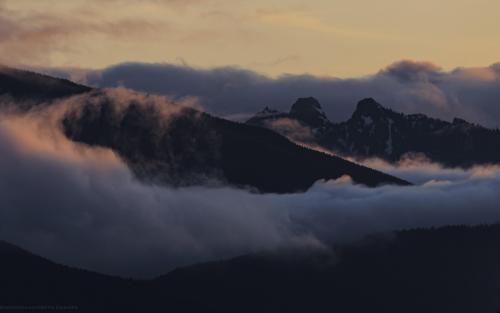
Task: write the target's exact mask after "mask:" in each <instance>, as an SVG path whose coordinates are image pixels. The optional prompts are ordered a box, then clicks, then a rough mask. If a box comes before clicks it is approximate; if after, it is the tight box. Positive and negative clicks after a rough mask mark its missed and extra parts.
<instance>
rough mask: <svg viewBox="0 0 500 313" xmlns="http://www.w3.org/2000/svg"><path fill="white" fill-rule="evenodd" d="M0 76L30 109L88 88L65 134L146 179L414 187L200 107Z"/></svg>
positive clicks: (283, 187)
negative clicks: (171, 110) (123, 102)
mask: <svg viewBox="0 0 500 313" xmlns="http://www.w3.org/2000/svg"><path fill="white" fill-rule="evenodd" d="M0 73H1V74H0V94H1V95H4V96H9V97H12V98H13V99H17V102H16V103H19V106H21V107H22V108H23V109H26V110H27V109H30V108H32V107H33V106H36V105H38V104H40V103H50V102H51V101H52V100H55V99H59V98H61V97H67V96H71V95H76V94H81V93H87V95H88V99H89V100H88V101H87V102H86V103H84V104H82V106H81V107H80V108H78V110H79V111H78V112H72V113H69V114H67V115H66V116H65V117H64V119H63V121H62V124H63V131H64V133H65V134H66V135H67V137H68V138H70V139H72V140H74V141H78V142H81V143H85V144H88V145H96V146H102V147H108V148H111V149H113V150H114V151H116V152H117V153H118V155H119V156H120V157H121V158H122V159H123V160H124V161H125V162H126V163H127V165H128V166H129V167H130V168H131V170H132V171H133V173H134V174H135V175H136V176H137V177H138V178H140V179H141V180H143V181H144V182H148V183H155V184H168V185H172V186H189V185H200V184H230V185H233V186H238V187H244V188H251V189H253V190H256V191H260V192H275V193H288V192H298V191H305V190H307V189H308V188H309V187H311V186H312V185H313V184H314V183H315V182H316V181H317V180H320V179H325V180H328V179H337V178H339V177H341V176H344V175H348V176H350V177H351V178H352V180H353V181H354V182H355V183H361V184H365V185H368V186H377V185H380V184H400V185H408V184H409V183H408V182H406V181H404V180H401V179H398V178H396V177H393V176H390V175H387V174H384V173H381V172H378V171H375V170H372V169H370V168H367V167H364V166H360V165H357V164H354V163H352V162H349V161H346V160H344V159H341V158H339V157H333V156H329V155H327V154H323V153H319V152H316V151H313V150H310V149H307V148H304V147H301V146H298V145H296V144H294V143H292V142H290V141H289V140H288V139H286V138H285V137H283V136H281V135H278V134H276V133H275V132H272V131H269V130H266V129H262V128H259V127H253V126H249V125H245V124H242V123H236V122H232V121H228V120H224V119H221V118H217V117H213V116H211V115H209V114H207V113H204V112H201V111H198V110H194V109H187V108H186V109H185V110H183V111H182V112H180V113H178V114H175V115H173V116H172V117H170V118H169V119H168V121H167V119H166V118H165V117H164V115H162V114H161V113H160V111H161V109H158V108H150V107H147V106H145V105H143V104H141V103H137V102H134V101H130V103H129V104H128V105H127V107H126V108H124V109H123V110H124V111H123V112H122V111H121V109H118V108H117V105H116V104H115V103H114V102H113V99H111V98H110V97H107V98H105V100H103V101H101V102H100V103H98V104H97V105H96V104H93V101H95V99H97V98H99V97H102V96H103V95H104V94H105V92H103V91H101V90H99V89H91V88H89V87H86V86H82V85H77V84H74V83H72V82H70V81H67V80H63V79H56V78H52V77H49V76H45V75H40V74H36V73H32V72H26V71H21V70H16V69H10V68H3V69H2V71H0ZM166 109H168V108H166ZM305 109H306V110H307V106H306V107H305ZM296 110H297V111H298V112H302V111H303V110H304V108H301V107H300V106H298V107H297V108H296ZM80 113H81V114H80ZM305 114H307V113H305Z"/></svg>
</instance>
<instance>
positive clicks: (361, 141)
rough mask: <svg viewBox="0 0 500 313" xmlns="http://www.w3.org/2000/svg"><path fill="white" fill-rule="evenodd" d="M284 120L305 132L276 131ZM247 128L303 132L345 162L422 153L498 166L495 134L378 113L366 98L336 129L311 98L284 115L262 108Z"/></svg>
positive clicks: (499, 139) (451, 162) (499, 136)
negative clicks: (350, 158)
mask: <svg viewBox="0 0 500 313" xmlns="http://www.w3.org/2000/svg"><path fill="white" fill-rule="evenodd" d="M297 108H300V110H297ZM284 120H289V121H296V122H297V123H298V124H299V125H301V126H303V127H305V128H297V127H295V128H282V127H281V128H280V125H283V124H284V122H283V121H284ZM280 121H281V122H280ZM247 123H248V124H251V125H258V126H263V127H267V128H271V129H274V130H277V131H278V132H281V133H283V134H285V135H287V136H289V137H291V138H293V137H294V136H300V135H303V134H301V133H303V132H304V129H306V130H309V133H310V137H309V138H307V140H306V141H309V142H310V143H314V144H318V145H320V146H323V147H325V148H328V149H331V150H334V151H336V152H338V153H340V154H341V155H345V156H353V157H358V158H366V157H379V158H382V159H385V160H387V161H391V162H393V161H397V160H399V159H401V157H403V156H404V155H405V154H408V153H422V154H425V155H426V156H427V157H428V158H429V159H431V160H433V161H436V162H439V163H442V164H444V165H447V166H465V167H466V166H471V165H474V164H486V163H500V131H499V130H498V129H495V130H493V129H487V128H484V127H482V126H479V125H475V124H471V123H468V122H467V121H465V120H462V119H459V118H455V119H454V120H453V122H451V123H450V122H446V121H442V120H439V119H434V118H430V117H427V116H425V115H423V114H410V115H405V114H402V113H398V112H394V111H392V110H390V109H387V108H384V107H383V106H382V105H380V104H379V103H377V102H376V101H375V100H373V99H371V98H369V99H364V100H362V101H360V102H359V103H358V105H357V107H356V110H355V111H354V113H353V114H352V117H351V118H350V119H349V120H347V121H345V122H342V123H332V122H330V121H329V120H328V119H327V118H326V116H325V114H324V113H323V111H322V110H321V106H320V105H319V103H318V101H317V100H316V99H314V98H301V99H299V100H297V102H296V103H295V104H294V105H293V106H292V109H291V110H290V112H289V113H284V112H276V111H272V110H270V109H269V108H266V109H265V110H264V111H262V112H260V113H258V114H256V115H255V116H254V117H252V118H251V119H249V120H248V121H247ZM289 123H290V122H289ZM297 133H298V134H297Z"/></svg>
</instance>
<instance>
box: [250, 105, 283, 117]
mask: <svg viewBox="0 0 500 313" xmlns="http://www.w3.org/2000/svg"><path fill="white" fill-rule="evenodd" d="M280 113H281V112H280V111H278V110H275V109H272V108H270V107H268V106H266V107H265V108H264V109H263V110H262V111H260V112H258V113H257V114H256V116H269V115H276V114H280Z"/></svg>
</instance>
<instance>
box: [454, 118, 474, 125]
mask: <svg viewBox="0 0 500 313" xmlns="http://www.w3.org/2000/svg"><path fill="white" fill-rule="evenodd" d="M453 125H472V124H471V123H469V122H467V121H466V120H464V119H461V118H459V117H455V118H454V119H453Z"/></svg>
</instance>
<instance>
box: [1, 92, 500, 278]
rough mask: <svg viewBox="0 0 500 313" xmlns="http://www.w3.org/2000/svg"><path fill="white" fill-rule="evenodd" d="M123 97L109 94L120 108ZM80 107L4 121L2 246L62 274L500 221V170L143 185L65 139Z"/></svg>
mask: <svg viewBox="0 0 500 313" xmlns="http://www.w3.org/2000/svg"><path fill="white" fill-rule="evenodd" d="M124 95H126V93H124V91H115V92H111V93H110V96H113V97H116V98H117V99H116V101H117V102H119V101H120V99H121V98H122V97H123V96H124ZM79 97H80V98H81V97H82V96H77V97H75V98H72V99H70V100H67V101H64V102H61V103H59V104H58V105H55V106H52V107H49V108H45V109H42V110H41V111H36V112H30V113H29V114H28V115H23V116H20V115H16V114H2V115H0V116H1V117H0V149H1V151H2V154H0V173H1V175H0V239H3V240H7V241H10V242H13V243H16V244H19V245H21V246H23V247H25V248H27V249H29V250H31V251H34V252H36V253H39V254H41V255H43V256H46V257H49V258H51V259H54V260H56V261H59V262H62V263H65V264H70V265H73V266H79V267H83V268H87V269H93V270H97V271H101V272H106V273H111V274H118V275H123V276H136V277H145V276H153V275H157V274H161V273H164V272H166V271H168V270H170V269H172V268H174V267H176V266H181V265H185V264H190V263H194V262H201V261H206V260H214V259H220V258H226V257H231V256H236V255H240V254H245V253H251V252H255V251H260V250H263V249H276V248H283V247H296V246H312V247H317V248H323V247H325V246H326V245H327V244H328V243H331V242H339V241H345V240H355V239H358V238H361V237H362V236H364V235H366V234H370V233H373V232H385V231H391V230H395V229H401V228H408V227H421V226H436V225H445V224H457V223H460V224H462V223H463V224H476V223H492V222H496V221H499V220H500V211H499V210H498V205H497V204H498V203H499V201H500V194H499V193H498V188H499V187H500V169H499V168H498V167H478V168H473V169H469V170H467V171H463V170H443V169H442V168H440V167H439V166H437V165H435V164H429V163H426V162H425V161H422V160H420V161H419V160H407V161H405V162H403V163H401V164H399V165H398V166H391V165H388V164H386V163H383V162H381V161H377V160H371V161H369V162H371V163H370V164H369V165H372V166H374V167H377V168H379V169H383V170H385V171H388V172H390V173H392V174H395V175H400V176H401V177H403V178H407V179H410V180H413V181H414V182H416V183H417V185H416V186H412V187H397V186H385V187H380V188H375V189H371V188H366V187H363V186H358V185H352V184H351V182H350V179H349V178H342V179H339V180H337V181H330V182H318V183H317V184H315V185H314V186H313V187H312V188H311V189H310V190H309V191H308V192H306V193H302V194H290V195H274V194H266V195H259V194H254V193H249V192H247V191H245V190H237V189H233V188H229V187H217V188H209V187H203V186H199V187H190V188H180V189H171V188H165V187H159V186H147V185H143V184H141V183H140V182H138V181H136V180H135V179H134V178H133V176H132V175H131V173H130V171H129V170H128V168H127V167H126V166H125V165H124V164H123V163H122V162H121V161H120V159H119V158H118V157H117V156H116V155H115V154H114V153H113V152H112V151H110V150H107V149H96V148H91V147H88V146H84V145H80V144H76V143H73V142H70V141H68V140H67V139H66V138H65V137H64V136H63V135H62V134H61V132H60V129H59V126H58V121H59V120H60V116H61V114H63V113H64V112H65V111H66V110H67V109H68V108H69V107H71V106H74V105H75V104H76V103H78V99H80V98H79ZM154 99H156V98H154ZM151 101H154V100H151ZM161 105H165V102H162V103H161ZM165 112H167V114H168V112H169V110H166V111H165Z"/></svg>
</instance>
